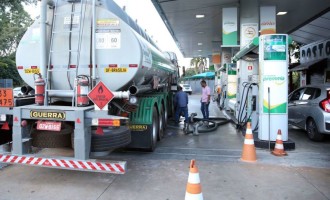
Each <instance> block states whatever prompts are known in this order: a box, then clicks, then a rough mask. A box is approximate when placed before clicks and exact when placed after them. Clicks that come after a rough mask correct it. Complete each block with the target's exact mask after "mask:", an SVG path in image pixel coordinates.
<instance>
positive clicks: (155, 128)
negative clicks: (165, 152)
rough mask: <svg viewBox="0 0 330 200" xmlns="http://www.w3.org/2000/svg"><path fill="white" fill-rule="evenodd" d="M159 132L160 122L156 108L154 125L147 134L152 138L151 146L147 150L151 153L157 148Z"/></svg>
mask: <svg viewBox="0 0 330 200" xmlns="http://www.w3.org/2000/svg"><path fill="white" fill-rule="evenodd" d="M158 131H159V121H158V112H157V109H156V107H154V108H153V110H152V124H151V125H148V131H147V134H148V135H149V138H150V143H149V144H150V146H149V148H148V149H147V150H148V151H150V152H153V151H154V150H155V148H156V144H157V137H158Z"/></svg>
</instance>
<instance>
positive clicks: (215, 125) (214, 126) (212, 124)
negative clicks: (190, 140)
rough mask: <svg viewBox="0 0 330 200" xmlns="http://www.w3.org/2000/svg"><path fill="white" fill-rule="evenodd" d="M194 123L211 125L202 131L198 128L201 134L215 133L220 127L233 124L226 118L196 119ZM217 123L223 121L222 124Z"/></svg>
mask: <svg viewBox="0 0 330 200" xmlns="http://www.w3.org/2000/svg"><path fill="white" fill-rule="evenodd" d="M222 120H223V121H222ZM190 121H191V120H190ZM192 121H193V122H208V123H209V125H208V126H206V127H204V128H202V129H200V128H198V132H199V133H207V132H212V131H215V130H216V129H217V128H218V127H219V126H222V125H225V124H227V123H229V122H231V119H227V118H224V117H211V118H209V119H203V118H197V117H194V118H193V120H192ZM216 121H221V122H216ZM193 122H191V123H190V125H192V124H193ZM185 133H186V134H190V133H193V131H192V130H189V131H188V132H185Z"/></svg>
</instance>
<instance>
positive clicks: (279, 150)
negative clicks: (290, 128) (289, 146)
mask: <svg viewBox="0 0 330 200" xmlns="http://www.w3.org/2000/svg"><path fill="white" fill-rule="evenodd" d="M272 154H273V155H275V156H287V155H288V154H287V153H286V152H285V151H284V145H283V141H282V132H281V129H278V131H277V137H276V144H275V148H274V151H272Z"/></svg>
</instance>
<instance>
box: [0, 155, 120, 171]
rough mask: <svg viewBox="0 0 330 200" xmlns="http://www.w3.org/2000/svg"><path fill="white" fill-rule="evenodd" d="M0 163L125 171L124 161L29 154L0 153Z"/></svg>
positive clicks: (84, 169) (68, 168)
mask: <svg viewBox="0 0 330 200" xmlns="http://www.w3.org/2000/svg"><path fill="white" fill-rule="evenodd" d="M0 163H7V164H20V165H28V166H35V167H49V168H57V169H67V170H78V171H90V172H102V173H112V174H125V172H126V161H102V160H78V159H73V158H67V157H63V158H62V157H58V158H49V157H47V158H46V157H38V156H35V155H30V154H27V155H24V156H18V155H14V154H0Z"/></svg>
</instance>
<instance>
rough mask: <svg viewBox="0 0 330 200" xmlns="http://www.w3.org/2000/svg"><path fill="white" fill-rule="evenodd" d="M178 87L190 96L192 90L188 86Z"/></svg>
mask: <svg viewBox="0 0 330 200" xmlns="http://www.w3.org/2000/svg"><path fill="white" fill-rule="evenodd" d="M180 86H181V87H182V91H184V92H187V93H188V94H190V95H191V94H192V89H191V86H190V85H189V84H180Z"/></svg>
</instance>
